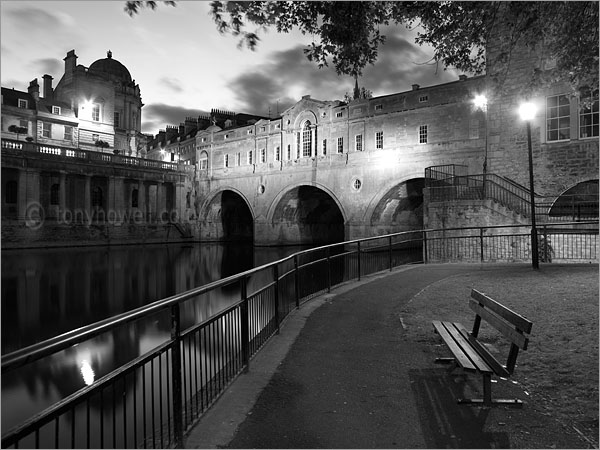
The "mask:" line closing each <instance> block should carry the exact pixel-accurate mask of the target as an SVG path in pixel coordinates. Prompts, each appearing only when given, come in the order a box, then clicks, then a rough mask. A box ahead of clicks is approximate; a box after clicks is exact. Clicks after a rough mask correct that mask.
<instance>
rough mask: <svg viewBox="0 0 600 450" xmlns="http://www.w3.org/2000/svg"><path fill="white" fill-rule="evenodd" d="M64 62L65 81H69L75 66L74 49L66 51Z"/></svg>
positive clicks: (75, 56)
mask: <svg viewBox="0 0 600 450" xmlns="http://www.w3.org/2000/svg"><path fill="white" fill-rule="evenodd" d="M63 61H64V62H65V76H64V78H63V79H64V80H65V82H67V83H68V82H70V81H71V79H72V78H73V72H75V67H76V66H77V55H76V54H75V50H71V51H70V52H68V53H67V56H66V57H65V58H64V59H63Z"/></svg>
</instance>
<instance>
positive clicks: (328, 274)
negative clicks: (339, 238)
mask: <svg viewBox="0 0 600 450" xmlns="http://www.w3.org/2000/svg"><path fill="white" fill-rule="evenodd" d="M327 292H331V247H327Z"/></svg>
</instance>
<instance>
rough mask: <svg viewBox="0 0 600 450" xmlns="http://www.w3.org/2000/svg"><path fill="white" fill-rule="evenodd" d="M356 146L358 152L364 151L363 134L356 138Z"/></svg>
mask: <svg viewBox="0 0 600 450" xmlns="http://www.w3.org/2000/svg"><path fill="white" fill-rule="evenodd" d="M354 145H355V149H356V151H357V152H362V151H363V137H362V134H357V135H356V136H354Z"/></svg>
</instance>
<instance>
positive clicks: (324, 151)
mask: <svg viewBox="0 0 600 450" xmlns="http://www.w3.org/2000/svg"><path fill="white" fill-rule="evenodd" d="M321 154H322V155H323V156H325V155H327V139H323V143H322V145H321Z"/></svg>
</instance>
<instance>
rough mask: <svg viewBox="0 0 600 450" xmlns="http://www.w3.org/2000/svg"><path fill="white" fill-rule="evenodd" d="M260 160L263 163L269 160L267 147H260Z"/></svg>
mask: <svg viewBox="0 0 600 450" xmlns="http://www.w3.org/2000/svg"><path fill="white" fill-rule="evenodd" d="M260 162H261V163H263V164H264V163H266V162H267V149H265V148H261V149H260Z"/></svg>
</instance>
